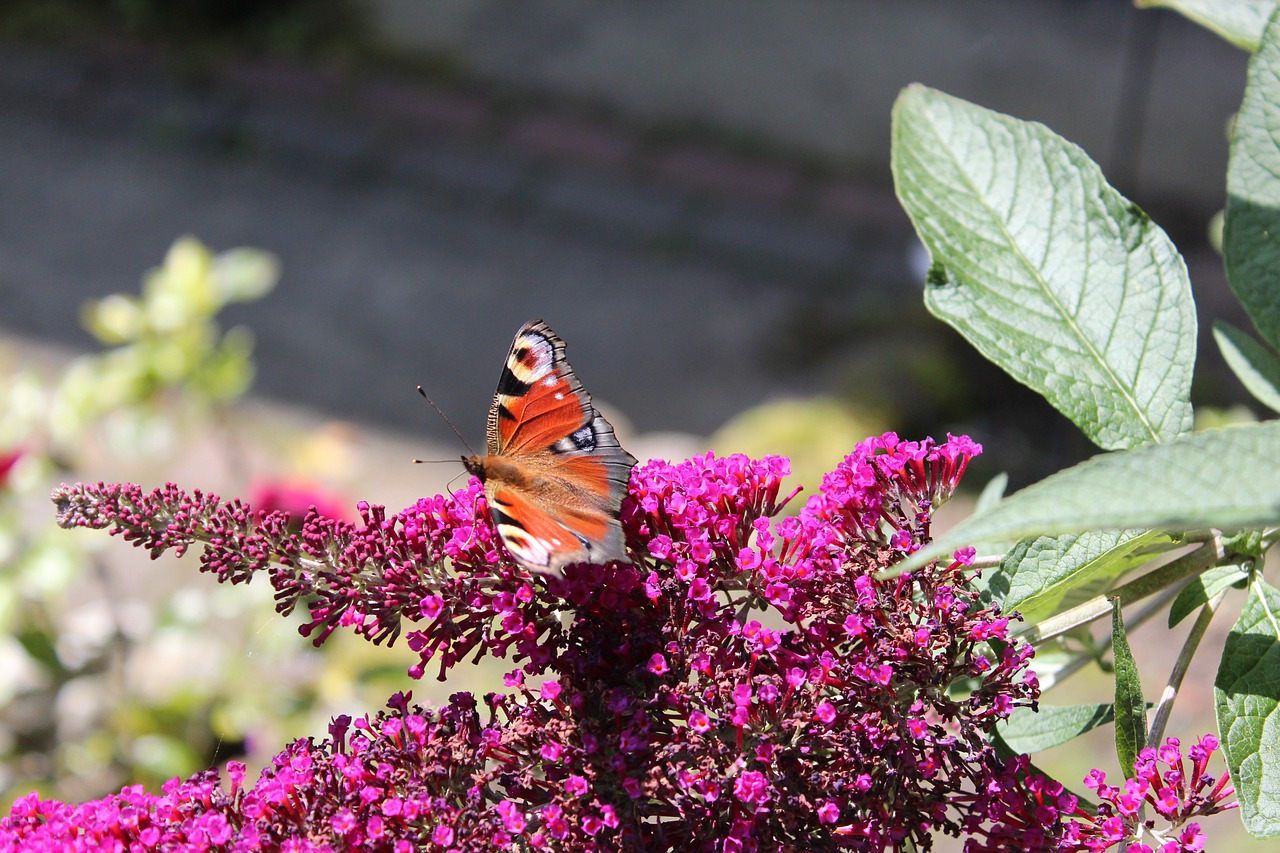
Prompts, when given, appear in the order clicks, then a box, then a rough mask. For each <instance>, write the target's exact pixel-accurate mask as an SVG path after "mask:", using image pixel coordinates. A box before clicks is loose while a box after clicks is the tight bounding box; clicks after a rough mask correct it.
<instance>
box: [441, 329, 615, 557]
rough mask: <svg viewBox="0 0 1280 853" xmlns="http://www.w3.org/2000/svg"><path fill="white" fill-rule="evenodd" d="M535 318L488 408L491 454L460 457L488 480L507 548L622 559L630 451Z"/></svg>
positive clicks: (526, 553) (517, 552)
mask: <svg viewBox="0 0 1280 853" xmlns="http://www.w3.org/2000/svg"><path fill="white" fill-rule="evenodd" d="M564 348H565V347H564V341H562V340H560V338H559V337H558V336H557V335H556V334H555V332H553V331H551V329H550V328H548V327H547V325H546V324H545V323H543V322H542V321H540V320H532V321H530V322H528V323H525V324H524V325H523V326H522V327H521V328H520V331H519V332H517V333H516V337H515V341H513V342H512V344H511V352H510V353H509V354H508V355H507V362H506V364H505V365H504V367H503V369H502V377H501V378H500V379H499V380H498V392H497V394H495V395H494V398H493V405H492V406H491V407H490V409H489V421H488V430H487V433H488V442H487V443H488V451H489V453H488V455H487V456H464V457H463V458H462V464H463V465H464V466H465V467H466V469H467V470H468V471H469V472H471V473H472V474H474V475H475V476H476V477H478V478H479V479H480V481H481V482H482V483H484V490H485V497H486V498H487V499H488V502H489V510H490V512H491V513H492V515H493V521H494V524H495V525H496V527H497V529H498V533H499V535H500V536H501V537H502V541H503V543H504V544H505V545H506V546H507V550H508V551H509V552H511V555H512V556H513V557H515V559H516V561H517V562H518V563H520V564H521V565H522V566H524V567H525V568H527V569H530V570H533V571H556V570H558V569H560V568H561V567H562V566H565V565H568V564H571V563H583V562H590V563H606V562H610V561H614V560H617V561H623V562H626V561H627V550H626V541H625V537H624V536H623V532H622V525H621V523H620V522H619V520H618V518H619V514H620V509H621V506H622V498H623V497H624V496H625V495H626V491H627V480H628V478H629V477H630V474H631V469H632V467H633V466H634V465H635V464H636V460H635V458H634V457H633V456H632V455H631V454H630V453H627V451H625V450H623V449H622V447H621V445H619V444H618V439H617V438H616V437H615V436H614V434H613V427H612V426H611V425H610V424H609V422H608V421H607V420H605V418H604V417H603V416H602V415H601V414H600V413H599V412H597V411H596V410H595V407H594V406H593V405H592V404H591V395H590V394H588V393H587V392H586V390H585V389H584V388H583V387H582V384H581V383H580V382H579V381H578V378H577V376H575V375H574V373H573V369H572V368H571V367H569V363H568V362H567V361H566V360H565V357H564Z"/></svg>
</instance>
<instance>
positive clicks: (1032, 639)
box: [1018, 539, 1226, 645]
mask: <svg viewBox="0 0 1280 853" xmlns="http://www.w3.org/2000/svg"><path fill="white" fill-rule="evenodd" d="M1225 556H1226V553H1225V551H1224V550H1223V547H1222V542H1221V540H1220V539H1215V540H1214V541H1212V542H1206V543H1205V544H1204V545H1201V546H1200V547H1199V548H1197V549H1196V550H1194V551H1192V552H1191V553H1189V554H1184V555H1183V556H1181V557H1179V558H1178V559H1176V560H1173V561H1172V562H1170V563H1167V564H1165V565H1163V566H1161V567H1160V568H1158V569H1156V570H1155V571H1153V572H1148V573H1147V574H1145V575H1142V576H1141V577H1138V578H1134V579H1133V580H1131V581H1129V582H1128V583H1126V584H1123V585H1121V586H1118V587H1116V588H1115V589H1114V590H1112V591H1111V592H1109V593H1107V594H1106V595H1099V596H1097V597H1096V598H1091V599H1089V600H1088V601H1086V602H1085V603H1084V604H1081V605H1079V606H1077V607H1073V608H1071V609H1070V610H1065V611H1063V612H1062V613H1059V614H1057V615H1056V616H1050V617H1049V618H1048V619H1045V620H1044V621H1043V622H1040V623H1039V624H1037V625H1031V626H1028V627H1027V628H1026V629H1025V630H1023V631H1020V632H1018V633H1019V635H1020V636H1021V637H1022V638H1023V639H1024V640H1026V641H1027V642H1029V643H1032V644H1033V645H1034V644H1035V643H1042V642H1044V641H1045V640H1051V639H1053V638H1054V637H1060V636H1062V635H1063V634H1067V633H1070V632H1071V631H1074V630H1075V629H1076V628H1079V627H1080V626H1081V625H1088V624H1089V623H1090V622H1093V621H1095V620H1098V619H1101V618H1103V617H1105V616H1110V615H1111V605H1110V604H1109V603H1108V600H1107V599H1108V597H1113V596H1119V597H1120V604H1121V605H1128V604H1132V603H1133V602H1135V601H1139V600H1141V599H1143V598H1146V597H1147V596H1149V595H1153V594H1155V593H1157V592H1159V591H1160V590H1163V589H1167V588H1169V587H1171V586H1173V585H1174V584H1176V583H1178V582H1179V581H1181V580H1185V579H1186V578H1189V577H1192V576H1193V575H1198V574H1200V573H1201V572H1203V571H1204V570H1205V569H1208V568H1209V567H1210V566H1212V565H1214V564H1215V563H1217V562H1219V561H1220V560H1222V559H1223V558H1224V557H1225Z"/></svg>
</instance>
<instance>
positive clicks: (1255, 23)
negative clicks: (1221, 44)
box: [1135, 0, 1276, 51]
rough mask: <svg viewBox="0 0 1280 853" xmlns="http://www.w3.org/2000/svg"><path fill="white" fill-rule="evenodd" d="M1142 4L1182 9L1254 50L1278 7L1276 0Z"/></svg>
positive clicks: (1139, 0) (1143, 0)
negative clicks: (1269, 18) (1268, 19)
mask: <svg viewBox="0 0 1280 853" xmlns="http://www.w3.org/2000/svg"><path fill="white" fill-rule="evenodd" d="M1135 5H1137V6H1138V7H1139V8H1149V7H1152V6H1164V7H1165V8H1167V9H1173V10H1175V11H1177V12H1180V13H1181V14H1182V15H1184V16H1185V17H1187V18H1190V19H1191V20H1193V21H1195V22H1196V23H1197V24H1199V25H1200V26H1202V27H1204V28H1205V29H1206V30H1209V31H1211V32H1214V33H1217V34H1218V35H1220V36H1222V37H1223V38H1224V39H1226V40H1227V41H1229V42H1231V43H1232V44H1234V45H1236V46H1237V47H1242V48H1244V49H1245V50H1248V51H1253V50H1257V48H1258V41H1259V40H1260V39H1261V38H1262V28H1263V27H1265V26H1266V25H1267V18H1268V17H1270V16H1271V10H1272V9H1274V8H1275V6H1276V2H1275V0H1136V3H1135Z"/></svg>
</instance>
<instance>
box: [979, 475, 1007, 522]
mask: <svg viewBox="0 0 1280 853" xmlns="http://www.w3.org/2000/svg"><path fill="white" fill-rule="evenodd" d="M1007 488H1009V475H1008V474H1007V473H1005V472H1004V471H1001V472H1000V473H999V474H996V475H995V476H994V477H992V478H991V479H990V480H988V481H987V484H986V485H985V486H983V487H982V494H980V495H978V500H977V502H976V503H975V504H974V511H975V512H981V511H982V510H984V509H987V508H989V507H993V506H995V505H996V504H998V503H1000V501H1001V500H1002V499H1003V498H1004V492H1005V489H1007Z"/></svg>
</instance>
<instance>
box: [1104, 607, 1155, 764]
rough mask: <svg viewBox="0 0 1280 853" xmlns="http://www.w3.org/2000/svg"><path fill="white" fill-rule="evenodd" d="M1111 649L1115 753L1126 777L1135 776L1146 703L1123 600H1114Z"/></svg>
mask: <svg viewBox="0 0 1280 853" xmlns="http://www.w3.org/2000/svg"><path fill="white" fill-rule="evenodd" d="M1111 650H1112V653H1113V655H1114V656H1115V668H1116V706H1115V715H1116V755H1117V756H1119V758H1120V769H1121V770H1122V771H1123V772H1124V776H1125V778H1126V779H1129V778H1132V777H1133V773H1134V770H1133V762H1134V759H1136V758H1137V757H1138V752H1139V751H1140V750H1141V749H1142V748H1143V747H1144V746H1146V743H1147V703H1146V700H1144V699H1143V698H1142V682H1141V680H1139V678H1138V662H1137V661H1135V660H1134V659H1133V652H1132V651H1130V650H1129V638H1128V637H1127V636H1126V635H1125V630H1124V614H1123V613H1121V612H1120V599H1118V598H1113V599H1112V600H1111Z"/></svg>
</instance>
